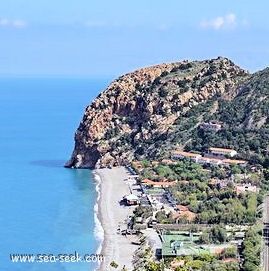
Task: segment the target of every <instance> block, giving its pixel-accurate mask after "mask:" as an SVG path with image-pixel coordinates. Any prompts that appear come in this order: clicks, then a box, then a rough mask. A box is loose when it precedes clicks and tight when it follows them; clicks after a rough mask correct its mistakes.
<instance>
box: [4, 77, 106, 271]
mask: <svg viewBox="0 0 269 271" xmlns="http://www.w3.org/2000/svg"><path fill="white" fill-rule="evenodd" d="M109 81H110V80H90V79H64V78H0V167H1V177H0V180H1V187H0V270H1V271H2V270H3V271H23V270H28V271H32V270H33V271H44V270H46V271H56V270H57V271H61V270H63V271H64V270H66V271H69V270H70V271H74V270H76V271H84V270H94V268H95V265H94V264H88V263H60V262H59V261H58V262H56V263H38V262H35V263H13V262H11V261H10V254H28V253H31V254H34V255H36V254H52V253H53V254H55V255H58V254H72V253H75V251H76V252H78V253H79V254H82V255H83V254H92V253H96V250H97V249H98V246H99V244H100V240H98V238H97V234H96V233H97V232H96V229H95V219H94V205H95V203H96V198H97V192H96V183H95V180H94V178H93V175H92V173H91V172H90V171H89V170H74V169H65V168H63V165H64V163H65V161H66V160H67V159H69V157H70V155H71V152H72V149H73V146H74V141H73V138H74V133H75V130H76V128H77V127H78V125H79V122H80V120H81V119H82V115H83V113H84V109H85V107H86V105H88V104H90V102H91V101H92V99H93V98H94V97H96V96H97V94H98V93H99V92H100V91H102V90H103V89H105V87H106V86H107V84H108V83H109Z"/></svg>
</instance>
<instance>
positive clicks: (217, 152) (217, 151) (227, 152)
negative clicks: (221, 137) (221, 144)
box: [209, 147, 237, 157]
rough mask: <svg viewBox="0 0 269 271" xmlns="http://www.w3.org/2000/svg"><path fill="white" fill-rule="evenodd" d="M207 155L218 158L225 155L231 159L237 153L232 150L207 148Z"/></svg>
mask: <svg viewBox="0 0 269 271" xmlns="http://www.w3.org/2000/svg"><path fill="white" fill-rule="evenodd" d="M209 154H211V155H214V156H219V157H225V156H227V155H228V156H230V157H233V156H235V155H237V151H235V150H233V149H224V148H215V147H211V148H209Z"/></svg>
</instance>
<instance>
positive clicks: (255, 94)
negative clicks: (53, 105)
mask: <svg viewBox="0 0 269 271" xmlns="http://www.w3.org/2000/svg"><path fill="white" fill-rule="evenodd" d="M268 92H269V69H265V70H263V71H261V72H257V73H255V74H249V73H248V72H246V71H245V70H243V69H241V68H240V67H238V66H236V65H235V64H234V63H233V62H232V61H230V60H229V59H227V58H222V57H219V58H217V59H213V60H205V61H193V62H188V61H181V62H176V63H171V64H161V65H157V66H152V67H148V68H143V69H140V70H137V71H135V72H132V73H128V74H126V75H124V76H121V77H119V78H118V79H116V80H115V81H113V82H112V83H111V84H110V85H109V86H108V88H107V89H106V90H105V91H104V92H102V93H101V94H100V95H99V96H98V97H97V98H96V99H95V100H94V101H93V103H92V104H91V105H90V106H88V107H87V108H86V110H85V114H84V116H83V119H82V121H81V123H80V125H79V127H78V129H77V131H76V134H75V148H74V151H73V154H72V157H71V159H70V160H69V161H68V162H67V163H66V166H67V167H76V168H79V167H84V168H95V167H97V168H99V167H107V166H116V165H127V164H129V163H130V162H131V161H133V160H134V159H144V158H152V159H155V158H158V157H167V156H169V155H170V151H172V150H174V149H175V148H178V147H180V148H185V149H186V150H194V151H201V150H205V149H206V148H208V147H209V146H211V145H215V146H219V147H234V148H236V149H240V153H241V155H242V157H244V156H248V157H250V156H251V157H252V158H253V161H256V162H259V163H264V162H266V161H267V160H266V156H267V148H268V146H267V142H268V134H269V133H268V130H269V125H268V124H269V121H268V118H267V116H268V110H269V109H268V108H269V104H268V103H269V102H268ZM210 121H215V122H216V121H217V122H218V123H220V124H221V126H222V129H221V130H220V131H217V132H214V133H212V132H208V131H205V130H203V129H201V128H200V124H202V123H204V122H210Z"/></svg>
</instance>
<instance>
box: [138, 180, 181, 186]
mask: <svg viewBox="0 0 269 271" xmlns="http://www.w3.org/2000/svg"><path fill="white" fill-rule="evenodd" d="M141 183H143V184H145V185H148V186H151V187H168V186H172V185H175V184H176V183H177V182H176V181H173V182H169V181H161V182H154V181H152V180H149V179H143V180H141Z"/></svg>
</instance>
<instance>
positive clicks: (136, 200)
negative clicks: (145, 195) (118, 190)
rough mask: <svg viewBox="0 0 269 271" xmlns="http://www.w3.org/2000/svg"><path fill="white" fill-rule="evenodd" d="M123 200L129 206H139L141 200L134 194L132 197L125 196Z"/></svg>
mask: <svg viewBox="0 0 269 271" xmlns="http://www.w3.org/2000/svg"><path fill="white" fill-rule="evenodd" d="M123 200H124V201H125V202H126V204H127V205H128V206H131V205H138V204H139V202H140V200H139V198H138V196H136V195H134V194H130V195H127V196H124V197H123Z"/></svg>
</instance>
